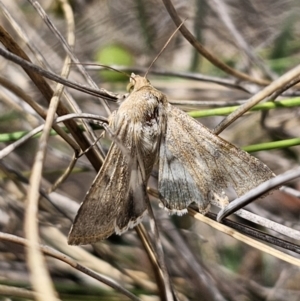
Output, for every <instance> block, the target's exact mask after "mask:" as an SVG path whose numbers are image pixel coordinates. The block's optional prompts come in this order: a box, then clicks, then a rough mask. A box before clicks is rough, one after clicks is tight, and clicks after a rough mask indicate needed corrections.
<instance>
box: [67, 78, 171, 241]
mask: <svg viewBox="0 0 300 301" xmlns="http://www.w3.org/2000/svg"><path fill="white" fill-rule="evenodd" d="M133 79H134V80H133V83H134V86H133V91H132V93H131V94H130V95H129V96H128V97H127V99H126V100H125V101H124V102H123V103H122V104H121V105H120V107H119V109H118V110H117V111H116V112H114V113H113V114H112V116H111V118H110V128H111V130H110V132H111V134H112V135H113V137H112V140H113V141H114V142H113V144H112V146H111V147H110V150H109V152H108V155H107V157H106V159H105V161H104V163H103V166H102V168H101V169H100V171H99V173H98V174H97V176H96V178H95V180H94V182H93V184H92V186H91V188H90V190H89V191H88V193H87V195H86V197H85V199H84V201H83V203H82V204H81V206H80V208H79V210H78V213H77V216H76V218H75V220H74V223H73V226H72V228H71V231H70V234H69V239H68V243H69V244H88V243H94V242H96V241H99V240H101V239H105V238H107V237H108V236H110V235H111V234H113V233H114V232H115V233H117V234H121V233H123V232H125V231H127V230H128V228H132V227H134V226H136V225H137V224H138V223H139V222H140V221H141V220H142V218H143V216H144V215H145V213H146V211H147V202H149V199H148V196H147V193H146V184H147V181H148V178H149V176H150V173H151V170H152V168H153V165H154V164H155V162H156V161H157V158H158V150H159V145H160V140H161V134H162V132H163V129H164V120H163V116H164V114H165V113H164V110H165V107H166V105H167V101H166V99H165V96H164V95H163V94H162V93H161V92H159V91H158V90H156V89H154V88H153V87H152V86H151V84H150V83H149V81H148V80H147V79H145V78H143V77H140V76H133Z"/></svg>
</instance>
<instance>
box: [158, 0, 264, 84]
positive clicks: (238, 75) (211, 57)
mask: <svg viewBox="0 0 300 301" xmlns="http://www.w3.org/2000/svg"><path fill="white" fill-rule="evenodd" d="M162 1H163V3H164V5H165V7H166V9H167V11H168V13H169V15H170V16H171V18H172V19H173V21H174V23H175V25H176V26H179V25H180V24H181V23H182V20H181V19H180V18H179V16H178V14H177V12H176V10H175V8H174V6H173V4H172V2H171V0H162ZM179 30H180V31H181V33H182V35H183V36H184V37H185V38H186V40H187V41H188V42H189V43H190V44H191V45H192V46H193V47H195V49H196V50H197V51H198V52H199V53H200V54H202V55H203V56H204V57H205V58H206V59H207V60H209V61H210V62H211V63H212V64H214V65H215V66H216V67H218V68H220V69H221V70H223V71H224V72H226V73H228V74H230V75H232V76H234V77H236V78H238V79H241V80H246V81H250V82H252V83H255V84H258V85H261V86H265V85H268V84H269V83H270V82H269V81H267V80H263V79H257V78H253V77H251V76H249V75H247V74H245V73H243V72H240V71H237V70H235V69H233V68H231V67H230V66H228V65H226V64H225V63H223V62H222V61H220V60H219V59H218V58H217V57H215V56H214V55H212V54H211V53H210V52H209V51H208V50H206V49H205V48H204V47H203V46H202V45H201V44H200V43H199V42H198V41H197V40H196V38H195V37H194V36H193V35H192V33H191V32H190V31H189V30H188V29H187V28H186V27H185V26H184V25H182V26H181V28H180V29H179Z"/></svg>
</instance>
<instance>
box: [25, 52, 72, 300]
mask: <svg viewBox="0 0 300 301" xmlns="http://www.w3.org/2000/svg"><path fill="white" fill-rule="evenodd" d="M70 62H71V60H70V58H69V57H68V56H67V57H66V59H65V62H64V65H63V69H62V77H67V76H68V74H69V72H70ZM63 89H64V85H62V84H57V87H56V90H55V92H54V95H53V97H52V99H51V101H50V106H49V109H48V112H47V117H46V121H45V126H44V129H43V133H42V136H41V138H40V143H39V148H38V151H37V153H36V156H35V160H34V164H33V168H32V173H31V176H30V179H29V188H28V194H27V205H26V209H25V221H24V232H25V236H26V238H28V245H27V246H28V248H27V262H28V266H29V269H30V271H31V274H30V278H31V282H32V285H33V287H34V289H35V291H36V292H38V293H40V294H43V293H44V294H45V295H46V296H47V298H48V300H49V301H52V300H53V301H54V300H58V298H57V293H56V292H55V290H54V286H53V283H52V281H51V279H50V275H49V272H48V270H47V268H46V265H45V262H44V258H43V256H42V253H41V251H40V249H39V248H38V247H37V245H38V242H39V230H38V220H37V212H38V201H39V190H40V189H39V187H40V183H41V179H42V171H43V165H44V160H45V157H46V152H47V142H48V139H49V134H50V131H51V128H52V124H53V121H54V118H55V114H56V111H57V108H58V105H59V101H60V97H61V95H62V93H63ZM37 299H38V300H40V301H43V299H44V298H40V297H39V296H37Z"/></svg>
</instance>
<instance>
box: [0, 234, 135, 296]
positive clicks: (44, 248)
mask: <svg viewBox="0 0 300 301" xmlns="http://www.w3.org/2000/svg"><path fill="white" fill-rule="evenodd" d="M0 240H4V241H8V242H12V243H15V244H18V245H22V246H24V247H26V246H28V240H26V239H24V238H22V237H18V236H16V235H12V234H7V233H3V232H0ZM37 247H38V248H39V249H40V250H41V251H42V252H43V253H44V254H45V255H48V256H51V257H53V258H55V259H58V260H60V261H62V262H65V263H66V264H68V265H70V266H71V267H73V268H75V269H76V270H78V271H81V272H83V273H84V274H86V275H88V276H90V277H92V278H94V279H96V280H98V281H100V282H102V283H104V284H106V285H108V286H110V287H111V288H113V289H115V290H116V291H119V292H120V293H122V294H124V295H125V296H127V297H128V298H129V299H131V300H134V301H138V300H140V299H139V298H137V297H136V296H135V295H133V294H132V293H131V292H129V291H128V290H126V289H125V288H123V287H122V286H121V285H119V284H118V283H117V282H116V281H114V280H113V279H111V278H109V277H107V276H104V275H101V274H99V273H95V272H94V271H93V270H91V269H89V268H87V267H85V266H83V265H81V264H79V263H77V262H76V261H75V260H74V259H72V258H71V257H69V256H67V255H65V254H63V253H61V252H59V251H57V250H55V249H53V248H51V247H48V246H45V245H38V246H37ZM44 296H45V295H44ZM47 300H48V299H47Z"/></svg>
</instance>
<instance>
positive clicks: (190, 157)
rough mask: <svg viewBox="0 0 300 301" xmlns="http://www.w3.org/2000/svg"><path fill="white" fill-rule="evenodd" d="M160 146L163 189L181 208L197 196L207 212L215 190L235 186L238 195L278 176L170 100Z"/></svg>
mask: <svg viewBox="0 0 300 301" xmlns="http://www.w3.org/2000/svg"><path fill="white" fill-rule="evenodd" d="M167 112H168V113H167V127H166V133H165V137H164V138H163V139H162V143H161V147H160V163H159V192H160V195H161V201H162V203H163V205H164V206H165V207H166V208H167V209H168V210H170V211H171V212H178V213H179V214H180V213H181V212H182V210H184V209H185V208H187V207H188V205H189V204H190V203H193V202H195V203H196V204H197V205H198V207H199V210H200V211H202V212H206V211H207V210H208V208H209V204H210V202H211V200H212V199H213V198H214V196H215V195H217V196H221V197H222V195H224V189H226V188H228V187H232V188H233V189H234V190H235V192H236V193H237V195H238V196H240V195H243V194H244V193H246V192H247V191H249V190H250V189H252V188H254V187H256V186H257V185H259V184H261V183H262V182H264V181H266V180H268V179H270V178H271V177H273V176H274V174H273V173H272V171H271V170H270V169H269V168H268V167H267V166H266V165H265V164H263V163H262V162H261V161H259V160H258V159H256V158H255V157H253V156H251V155H249V154H248V153H246V152H245V151H243V150H240V149H238V148H236V147H235V146H234V145H232V144H230V143H229V142H227V141H225V140H223V139H222V138H221V137H219V136H217V135H214V134H213V133H212V132H211V131H210V130H209V129H207V128H206V127H205V126H203V125H202V124H200V123H198V122H197V121H196V120H194V119H193V118H191V117H190V116H188V115H187V114H186V113H184V112H183V111H181V110H179V109H177V108H176V107H173V106H171V105H168V109H167Z"/></svg>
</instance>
